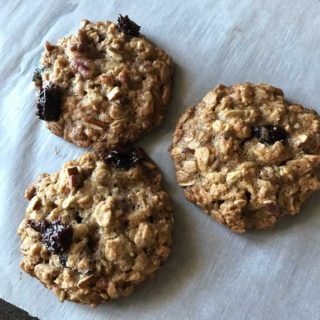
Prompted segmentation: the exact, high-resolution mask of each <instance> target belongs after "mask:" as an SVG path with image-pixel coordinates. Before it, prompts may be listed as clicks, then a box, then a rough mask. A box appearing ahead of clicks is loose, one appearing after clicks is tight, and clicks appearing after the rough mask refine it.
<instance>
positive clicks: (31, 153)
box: [0, 0, 320, 320]
mask: <svg viewBox="0 0 320 320" xmlns="http://www.w3.org/2000/svg"><path fill="white" fill-rule="evenodd" d="M0 3H1V6H0V166H1V167H0V168H1V170H0V201H1V206H0V208H1V210H0V268H1V269H0V270H1V272H0V297H1V298H4V299H5V300H7V301H9V302H11V303H13V304H15V305H17V306H19V307H21V308H23V309H25V310H27V311H28V312H29V313H31V314H32V315H35V316H38V317H39V318H40V319H47V320H56V319H68V320H73V319H81V320H82V319H112V320H117V319H141V320H144V319H159V320H160V319H219V320H223V319H237V320H238V319H239V320H241V319H290V320H291V319H308V320H309V319H320V299H319V297H320V285H319V280H320V267H319V262H320V261H319V260H320V231H319V228H320V212H319V210H320V201H319V194H317V195H314V196H312V197H311V198H310V200H309V201H308V202H307V203H306V205H305V206H304V207H303V210H302V211H303V212H302V214H301V215H299V216H296V217H289V218H284V219H283V220H282V221H281V222H280V223H279V224H278V225H277V226H276V227H274V228H273V229H272V230H269V231H265V232H249V233H247V234H245V235H237V234H234V233H232V232H230V231H229V230H228V229H227V228H225V227H223V226H221V225H219V224H217V223H216V222H215V221H213V220H212V219H210V218H209V217H207V216H206V215H205V214H203V213H202V212H201V210H200V209H198V208H197V207H195V206H194V205H192V204H189V203H188V202H187V201H186V200H185V199H184V196H183V194H182V191H181V190H180V188H179V187H178V186H177V185H176V183H175V179H174V172H173V169H172V164H171V160H170V158H169V154H168V152H167V148H168V146H169V144H170V140H171V134H172V132H173V129H174V126H175V123H176V121H177V118H178V116H179V115H180V114H181V113H182V112H183V110H184V109H185V108H186V107H187V106H189V105H192V104H194V103H196V102H197V101H199V100H200V99H201V98H202V97H203V95H204V94H205V93H206V92H207V91H208V90H209V89H211V88H212V87H213V86H215V85H216V84H218V83H225V84H233V83H235V82H242V81H252V82H268V83H271V84H273V85H275V86H279V87H281V88H282V89H283V90H284V91H285V93H286V95H287V97H288V98H289V99H290V100H292V101H296V102H299V103H302V104H304V105H305V106H310V107H313V108H317V107H319V106H320V88H319V77H320V62H319V61H320V60H319V58H320V46H319V44H320V32H319V30H320V2H319V1H316V0H282V1H279V0H268V1H267V0H215V1H213V0H212V1H210V0H202V1H183V0H180V1H179V0H165V1H147V0H138V1H136V0H130V1H129V0H126V1H124V0H123V1H112V0H108V1H107V0H101V1H85V0H79V1H58V0H46V1H41V0H38V1H36V0H24V1H22V0H21V1H18V0H10V1H5V0H1V1H0ZM118 13H123V14H129V16H130V17H131V18H132V19H134V20H135V21H136V22H137V23H138V24H140V25H141V26H142V30H141V31H142V33H143V34H145V35H146V36H148V37H149V38H150V39H152V40H153V41H154V42H155V43H156V44H157V45H159V46H160V47H162V48H164V49H165V50H166V51H167V52H168V53H169V54H170V55H171V56H172V57H173V59H174V61H175V62H176V65H177V66H176V74H175V88H174V98H173V101H172V103H171V104H170V106H169V110H168V113H167V117H166V118H165V120H164V122H163V124H162V125H161V126H160V127H159V128H158V129H156V130H155V131H153V132H152V133H150V134H147V136H146V137H144V138H143V139H142V140H140V141H139V144H140V145H141V146H143V147H144V148H145V149H146V151H147V152H148V153H149V154H150V155H151V157H152V158H153V159H154V160H155V161H156V162H157V163H158V165H159V166H160V168H161V169H162V171H163V173H164V177H165V185H166V188H167V190H168V191H169V192H170V194H171V195H172V198H173V202H174V208H175V221H176V224H175V230H174V245H173V251H172V254H171V256H170V258H169V260H168V262H167V263H166V264H165V267H164V268H163V270H161V271H160V272H159V273H158V274H157V276H156V278H155V279H154V280H152V281H149V282H147V283H145V284H143V285H142V286H140V287H139V288H138V289H137V290H136V291H135V293H134V294H133V295H132V296H130V297H128V298H123V299H119V300H117V301H114V302H111V303H109V304H107V305H103V306H100V307H98V308H96V309H90V308H88V307H86V306H80V305H76V304H73V303H68V302H65V303H63V304H61V303H59V302H58V300H57V298H56V297H55V296H54V295H53V294H52V293H51V292H50V291H49V290H47V289H45V288H44V287H43V286H42V285H41V284H39V282H38V281H37V280H35V279H33V278H31V277H30V276H28V275H25V274H22V272H21V271H20V268H19V261H20V254H19V250H18V247H19V239H18V237H17V236H16V229H17V227H18V225H19V222H20V221H21V219H22V216H23V215H24V210H25V207H26V201H25V200H24V199H23V192H24V189H25V188H26V187H27V186H28V185H29V183H30V182H31V181H33V180H34V178H35V177H36V176H37V175H38V174H40V173H42V172H52V171H54V170H58V169H59V168H60V167H61V166H62V165H63V163H64V162H66V161H67V160H70V159H73V158H75V157H76V156H78V155H80V154H82V153H83V152H84V150H83V149H80V148H77V147H75V146H73V145H71V144H70V143H67V142H65V141H63V140H62V139H60V138H58V137H55V136H54V135H52V134H51V133H50V132H49V131H48V130H47V129H46V128H45V126H44V123H43V122H41V121H39V120H37V119H36V117H35V116H34V90H33V86H32V83H31V77H32V72H33V69H34V68H35V67H36V66H37V64H38V60H39V57H40V53H41V51H42V47H43V44H44V42H45V40H50V41H52V42H55V41H56V40H57V39H59V38H60V37H62V36H64V35H66V34H68V33H71V32H74V31H75V30H76V29H77V28H78V26H79V23H80V20H81V19H82V18H87V19H90V20H93V21H95V20H115V19H116V18H117V15H118ZM318 111H320V109H319V108H318Z"/></svg>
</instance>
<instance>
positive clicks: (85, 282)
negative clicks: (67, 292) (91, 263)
mask: <svg viewBox="0 0 320 320" xmlns="http://www.w3.org/2000/svg"><path fill="white" fill-rule="evenodd" d="M93 277H94V275H93V274H91V275H90V276H86V277H84V278H82V279H80V280H79V281H78V283H77V287H78V288H81V289H84V288H85V287H87V286H88V284H89V283H90V281H91V280H93Z"/></svg>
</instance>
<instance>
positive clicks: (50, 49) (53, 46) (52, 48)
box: [44, 41, 56, 52]
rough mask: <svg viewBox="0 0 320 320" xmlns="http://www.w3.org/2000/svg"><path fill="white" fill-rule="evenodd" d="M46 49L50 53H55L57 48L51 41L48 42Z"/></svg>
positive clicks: (45, 45)
mask: <svg viewBox="0 0 320 320" xmlns="http://www.w3.org/2000/svg"><path fill="white" fill-rule="evenodd" d="M44 47H45V49H46V50H47V51H48V52H50V51H53V50H54V49H55V48H56V46H55V45H53V44H51V43H50V42H49V41H46V43H45V44H44Z"/></svg>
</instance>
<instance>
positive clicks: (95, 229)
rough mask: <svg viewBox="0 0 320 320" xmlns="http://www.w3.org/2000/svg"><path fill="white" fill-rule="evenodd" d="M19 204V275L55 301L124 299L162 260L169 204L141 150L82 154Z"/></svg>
mask: <svg viewBox="0 0 320 320" xmlns="http://www.w3.org/2000/svg"><path fill="white" fill-rule="evenodd" d="M25 196H26V198H27V199H28V200H29V201H30V202H29V205H28V207H27V209H26V214H25V217H24V219H23V221H22V222H21V224H20V226H19V229H18V234H19V235H20V238H21V246H20V250H21V253H22V254H23V260H22V262H21V267H22V269H23V270H24V271H25V272H27V273H29V274H30V275H32V276H34V277H36V278H38V280H40V282H42V283H43V284H44V285H45V286H46V287H47V288H49V289H51V290H52V291H53V292H54V293H55V294H56V295H57V296H58V297H59V299H60V300H61V301H63V300H70V301H74V302H78V303H83V304H88V305H91V306H96V305H98V304H99V303H101V302H103V301H106V300H109V299H113V298H118V297H120V296H126V295H128V294H130V293H131V292H132V290H133V288H134V287H135V286H136V285H137V284H139V283H140V282H142V281H144V280H145V279H147V278H150V277H152V276H153V275H154V273H155V271H156V270H157V269H159V267H161V265H162V264H163V262H164V260H165V259H166V258H167V256H168V254H169V252H170V249H169V246H170V243H171V230H172V226H173V219H172V209H171V205H170V200H169V197H168V195H167V193H165V192H164V191H163V190H162V187H161V174H160V173H159V171H158V169H157V168H156V166H155V164H154V163H153V162H151V160H149V159H148V158H147V156H146V155H145V154H144V153H143V152H142V150H141V149H137V148H133V147H117V148H116V149H108V150H101V151H100V152H99V153H98V152H91V153H86V154H84V155H83V156H81V157H80V158H79V159H77V160H72V161H69V162H67V163H66V164H65V165H64V166H63V168H62V169H61V170H60V171H58V172H56V173H52V174H42V175H41V176H39V178H38V179H37V181H36V182H35V183H33V184H32V185H31V186H30V187H29V188H28V189H27V190H26V193H25Z"/></svg>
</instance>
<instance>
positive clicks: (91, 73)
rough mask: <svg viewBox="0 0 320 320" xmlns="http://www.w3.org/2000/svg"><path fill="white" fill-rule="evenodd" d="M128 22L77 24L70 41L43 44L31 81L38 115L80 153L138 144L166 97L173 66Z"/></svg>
mask: <svg viewBox="0 0 320 320" xmlns="http://www.w3.org/2000/svg"><path fill="white" fill-rule="evenodd" d="M139 30H140V26H138V25H137V24H135V23H134V22H133V21H132V20H130V19H129V18H128V16H125V17H123V16H121V15H120V17H119V19H118V22H117V24H115V23H113V22H110V21H106V22H96V23H93V22H89V21H87V20H84V21H82V26H81V28H80V29H79V30H78V32H77V33H76V34H75V35H70V36H67V37H65V38H63V39H61V40H59V41H58V43H57V45H53V44H50V43H49V42H46V44H45V51H44V53H43V55H42V58H41V67H40V68H38V69H37V70H36V71H35V73H34V76H33V81H34V84H35V86H36V88H37V111H36V114H37V115H38V117H39V118H40V119H42V120H45V121H46V123H47V127H48V128H49V130H50V131H51V132H52V133H54V134H56V135H58V136H61V137H63V138H64V139H65V140H67V141H69V142H72V143H74V144H76V145H78V146H80V147H89V146H92V145H94V144H95V143H96V142H97V141H104V143H105V144H108V145H109V146H113V145H117V144H125V143H127V142H132V141H134V140H136V139H137V138H138V137H139V136H141V134H142V133H143V132H146V131H149V130H151V129H152V128H154V127H156V126H158V125H159V124H160V122H161V120H162V118H163V114H164V111H165V107H166V105H167V104H168V102H169V100H170V96H171V84H172V75H173V63H172V60H171V58H170V57H169V56H168V55H167V54H166V53H165V52H164V51H163V50H162V49H159V48H157V47H156V46H155V45H153V44H152V43H151V42H150V41H148V40H147V39H146V38H145V37H143V36H142V35H140V32H139Z"/></svg>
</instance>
